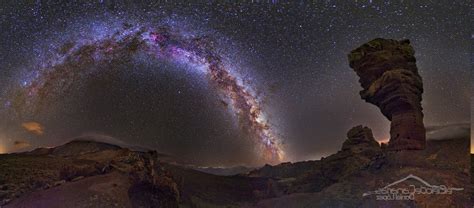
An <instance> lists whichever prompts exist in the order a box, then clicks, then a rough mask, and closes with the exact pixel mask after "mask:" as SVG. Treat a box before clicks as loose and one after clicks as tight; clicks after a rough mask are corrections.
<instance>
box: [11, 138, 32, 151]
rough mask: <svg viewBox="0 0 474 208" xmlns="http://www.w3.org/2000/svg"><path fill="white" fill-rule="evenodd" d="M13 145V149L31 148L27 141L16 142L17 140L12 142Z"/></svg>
mask: <svg viewBox="0 0 474 208" xmlns="http://www.w3.org/2000/svg"><path fill="white" fill-rule="evenodd" d="M13 145H14V146H15V149H23V148H27V147H30V146H31V144H30V143H29V142H27V141H18V140H17V141H15V142H13Z"/></svg>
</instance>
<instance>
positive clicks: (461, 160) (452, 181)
mask: <svg viewBox="0 0 474 208" xmlns="http://www.w3.org/2000/svg"><path fill="white" fill-rule="evenodd" d="M349 61H350V65H351V67H352V68H353V69H354V70H355V71H356V73H357V75H359V76H360V78H361V79H360V83H361V85H362V87H363V90H362V91H361V97H362V98H363V99H364V100H366V101H367V102H369V103H372V104H374V105H376V106H377V107H379V108H380V109H381V111H382V113H383V114H384V116H386V117H387V118H388V119H389V120H390V121H391V130H390V133H391V139H390V141H389V142H388V144H386V143H379V142H377V141H376V140H375V138H374V136H373V134H372V130H371V129H370V128H369V127H365V126H362V125H359V126H355V127H353V128H351V129H349V130H348V132H347V138H346V139H345V141H344V142H343V143H342V146H341V147H340V150H339V151H338V152H336V153H334V154H331V155H329V156H327V157H324V158H322V159H321V160H314V161H301V162H295V163H290V162H287V163H281V164H278V165H273V166H272V165H265V166H263V167H258V168H245V167H240V168H238V169H239V170H240V171H236V172H234V173H229V172H227V173H226V174H224V173H225V172H226V171H224V170H219V169H209V168H207V169H206V168H199V167H194V166H190V165H188V164H182V163H180V162H179V161H178V160H175V159H174V158H173V156H169V155H165V154H161V153H158V152H156V151H153V150H133V149H131V148H130V149H129V148H126V147H121V146H119V145H117V144H109V143H106V142H104V141H100V139H98V138H94V137H81V138H76V139H74V140H73V141H70V142H68V143H65V144H63V145H60V146H57V147H53V148H37V149H35V150H33V151H30V152H22V153H11V154H3V155H0V166H1V167H0V203H1V204H0V205H1V206H2V207H3V206H4V207H469V206H471V204H472V201H471V200H470V197H471V195H472V190H473V187H472V185H471V177H470V176H471V175H472V169H471V157H472V156H471V155H470V153H469V144H470V124H468V123H466V124H463V123H461V124H449V125H444V126H428V127H425V126H424V124H423V112H422V108H421V104H420V102H421V94H422V92H423V85H422V82H421V77H420V75H419V74H418V71H417V67H416V64H415V58H414V51H413V48H412V47H411V45H410V41H408V40H401V41H396V40H386V39H374V40H372V41H370V42H368V43H366V44H364V45H362V46H361V47H360V48H358V49H356V50H354V51H352V52H351V53H350V55H349ZM396 191H398V192H397V193H396V194H395V193H394V192H396Z"/></svg>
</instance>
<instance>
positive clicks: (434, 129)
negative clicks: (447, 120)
mask: <svg viewBox="0 0 474 208" xmlns="http://www.w3.org/2000/svg"><path fill="white" fill-rule="evenodd" d="M470 128H471V125H470V124H469V123H459V124H448V125H443V126H428V127H426V139H428V140H447V139H458V138H469V137H470V131H471V129H470Z"/></svg>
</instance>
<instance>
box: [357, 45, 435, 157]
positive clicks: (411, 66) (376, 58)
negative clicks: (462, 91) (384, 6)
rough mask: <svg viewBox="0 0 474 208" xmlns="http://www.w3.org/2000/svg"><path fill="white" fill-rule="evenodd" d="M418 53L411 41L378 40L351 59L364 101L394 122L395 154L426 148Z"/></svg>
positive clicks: (390, 147) (390, 144)
mask: <svg viewBox="0 0 474 208" xmlns="http://www.w3.org/2000/svg"><path fill="white" fill-rule="evenodd" d="M414 53H415V52H414V50H413V48H412V47H411V45H410V41H409V40H401V41H397V40H390V39H381V38H377V39H374V40H372V41H369V42H368V43H365V44H363V45H362V46H360V47H359V48H357V49H355V50H353V51H351V53H350V54H349V55H348V57H349V63H350V67H351V68H353V69H354V71H355V72H356V73H357V75H358V76H359V77H360V79H359V82H360V84H361V86H362V88H363V90H362V91H360V96H361V98H362V99H364V100H365V101H366V102H369V103H372V104H374V105H376V106H377V107H379V108H380V110H381V111H382V113H383V115H384V116H385V117H387V118H388V119H389V120H390V121H391V124H390V141H389V145H388V148H389V149H391V150H410V149H424V148H425V140H426V139H425V136H426V132H425V127H424V124H423V112H422V110H423V109H422V107H421V99H422V98H421V95H422V93H423V83H422V80H421V77H420V75H419V74H418V69H417V67H416V59H415V57H414Z"/></svg>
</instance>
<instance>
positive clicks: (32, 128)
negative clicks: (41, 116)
mask: <svg viewBox="0 0 474 208" xmlns="http://www.w3.org/2000/svg"><path fill="white" fill-rule="evenodd" d="M21 126H23V128H25V129H26V130H27V131H29V132H31V133H33V134H36V135H42V134H43V133H44V127H43V126H42V125H41V124H40V123H38V122H34V121H32V122H25V123H22V124H21Z"/></svg>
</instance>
